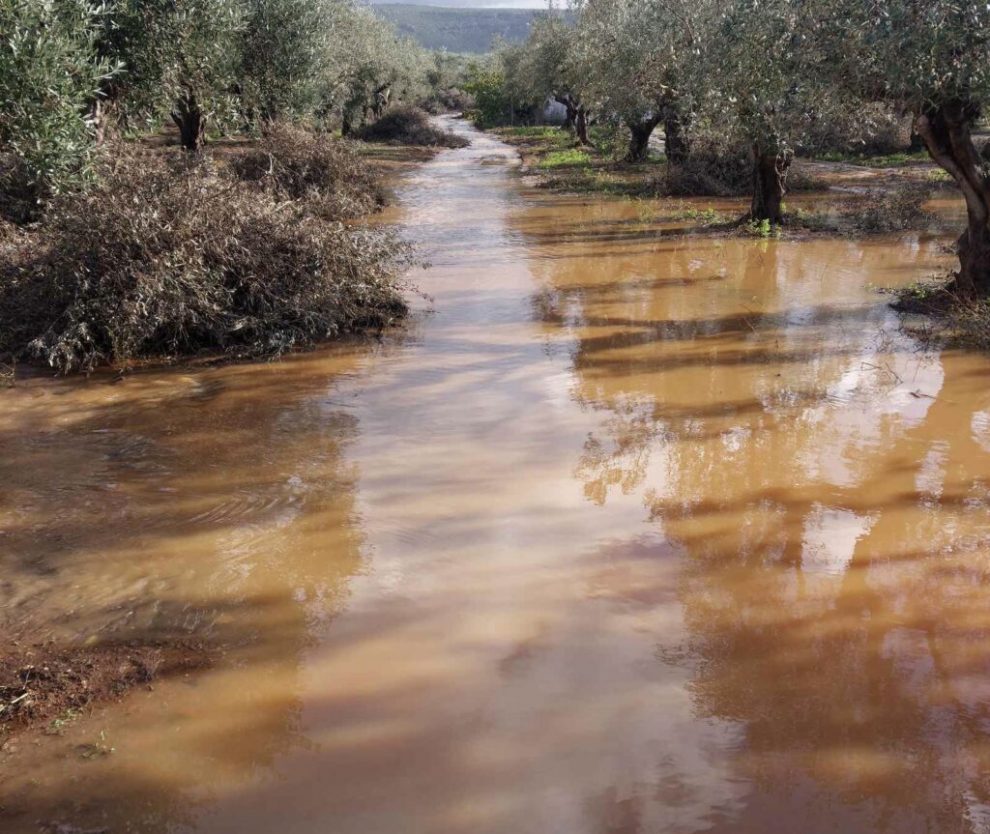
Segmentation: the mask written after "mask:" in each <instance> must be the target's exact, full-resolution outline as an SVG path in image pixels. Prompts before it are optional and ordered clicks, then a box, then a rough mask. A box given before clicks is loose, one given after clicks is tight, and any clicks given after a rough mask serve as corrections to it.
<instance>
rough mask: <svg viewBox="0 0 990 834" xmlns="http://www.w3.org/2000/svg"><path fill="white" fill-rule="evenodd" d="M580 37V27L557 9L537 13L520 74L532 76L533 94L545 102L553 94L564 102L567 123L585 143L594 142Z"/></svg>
mask: <svg viewBox="0 0 990 834" xmlns="http://www.w3.org/2000/svg"><path fill="white" fill-rule="evenodd" d="M579 37H580V35H579V32H578V30H577V27H576V26H575V25H574V24H573V23H571V22H570V21H568V20H566V19H565V18H564V17H563V16H562V15H560V14H558V13H556V12H555V11H554V10H553V9H551V10H550V11H549V12H548V13H547V14H545V15H542V16H540V17H537V18H536V19H535V20H534V21H533V23H532V26H531V27H530V31H529V37H528V38H527V39H526V43H525V45H524V47H523V56H522V60H521V61H520V64H519V75H520V78H525V79H527V80H528V90H527V91H526V92H527V95H528V97H529V98H531V99H533V100H536V101H540V102H541V103H542V101H544V100H545V99H546V98H548V97H549V98H552V99H553V100H554V101H556V102H558V103H560V104H562V105H563V106H564V108H565V109H566V111H567V121H566V127H568V128H570V129H573V130H574V132H575V134H576V135H577V138H578V141H579V142H581V144H583V145H590V144H591V140H590V139H589V138H588V104H587V98H586V86H587V74H586V71H585V66H584V63H583V61H582V57H581V54H580V50H579V49H578V41H579Z"/></svg>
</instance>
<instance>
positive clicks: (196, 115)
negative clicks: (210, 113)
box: [172, 92, 206, 151]
mask: <svg viewBox="0 0 990 834" xmlns="http://www.w3.org/2000/svg"><path fill="white" fill-rule="evenodd" d="M172 121H173V122H175V125H176V127H178V128H179V137H180V138H181V140H182V147H183V148H185V149H186V150H187V151H198V150H199V149H200V148H201V147H203V140H204V139H205V137H206V115H205V114H204V113H203V111H202V110H201V109H200V107H199V102H197V101H196V96H195V94H194V93H191V92H185V93H183V94H182V95H181V96H179V98H178V99H177V100H176V102H175V106H174V107H173V108H172Z"/></svg>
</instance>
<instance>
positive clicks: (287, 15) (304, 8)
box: [237, 0, 331, 121]
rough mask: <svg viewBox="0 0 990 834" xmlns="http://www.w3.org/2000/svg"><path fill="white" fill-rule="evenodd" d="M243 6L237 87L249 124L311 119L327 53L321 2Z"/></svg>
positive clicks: (279, 0) (283, 0)
mask: <svg viewBox="0 0 990 834" xmlns="http://www.w3.org/2000/svg"><path fill="white" fill-rule="evenodd" d="M244 2H245V17H244V25H243V28H242V30H241V32H240V37H239V46H240V62H239V66H238V67H237V85H238V89H239V92H240V95H241V99H242V102H243V107H244V110H245V113H246V115H248V118H249V121H251V120H253V117H254V116H255V115H257V116H259V117H260V118H261V119H263V120H265V121H273V120H275V119H277V118H282V117H301V116H307V115H309V114H311V113H312V112H314V111H315V109H316V108H317V105H318V100H319V76H320V69H321V65H322V63H323V60H324V58H325V56H326V54H327V51H328V49H329V44H328V43H327V38H328V37H329V35H330V32H331V21H330V8H329V7H328V5H327V4H326V3H325V2H324V1H323V0H244Z"/></svg>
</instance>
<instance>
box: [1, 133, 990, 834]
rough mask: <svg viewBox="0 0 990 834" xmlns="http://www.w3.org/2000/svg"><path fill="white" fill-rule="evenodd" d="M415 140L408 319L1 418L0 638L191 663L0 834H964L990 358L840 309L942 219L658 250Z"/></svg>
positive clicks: (31, 789)
mask: <svg viewBox="0 0 990 834" xmlns="http://www.w3.org/2000/svg"><path fill="white" fill-rule="evenodd" d="M446 127H448V128H451V129H453V130H455V131H456V132H458V133H460V134H462V135H464V136H466V137H468V138H469V139H470V141H471V144H470V146H469V147H467V148H463V149H457V150H447V151H443V152H442V153H440V154H439V155H438V156H436V158H434V159H433V160H432V161H430V162H427V163H425V164H424V165H423V166H421V167H420V168H418V169H417V170H415V171H413V172H411V173H408V174H406V175H404V176H403V178H402V179H401V180H400V181H399V183H398V184H397V202H396V205H395V206H394V207H393V208H391V209H388V210H387V214H386V215H385V217H386V220H387V221H388V222H389V223H393V224H395V225H396V226H397V227H398V228H399V229H400V230H401V232H402V233H403V235H404V236H405V237H407V238H410V239H412V240H413V241H414V242H415V243H417V244H418V248H419V251H420V252H421V254H422V255H423V257H425V258H426V259H427V260H428V261H429V263H430V265H429V267H428V268H427V269H426V270H425V271H420V272H416V273H415V275H414V276H413V278H414V280H415V282H416V283H417V285H418V286H419V287H420V289H421V290H422V291H423V293H424V297H422V298H420V299H419V300H418V301H417V302H416V303H415V305H414V308H415V309H414V313H413V316H412V319H411V322H410V323H409V325H408V326H407V327H405V328H403V329H401V330H396V331H394V332H386V333H385V334H384V336H383V337H382V338H381V340H380V341H378V342H376V343H373V344H371V345H369V343H368V342H366V341H356V342H352V343H344V344H341V345H338V346H333V347H327V348H321V349H319V350H317V351H315V352H308V353H301V354H298V355H294V356H291V357H288V358H284V359H281V360H279V361H276V362H258V363H241V364H230V365H223V366H213V367H208V366H204V367H196V366H195V365H193V366H188V367H182V368H176V369H165V370H146V371H138V372H135V373H132V374H130V375H128V376H126V377H124V378H123V379H122V380H118V379H116V378H115V377H114V375H113V374H112V373H111V372H109V371H106V372H97V373H96V374H94V375H92V376H91V377H89V378H86V379H82V378H73V379H59V380H54V381H53V380H51V379H47V378H43V377H40V376H39V377H34V378H30V379H27V380H23V381H19V382H18V384H17V385H16V386H15V387H14V388H12V389H9V390H7V391H5V392H4V393H3V394H2V396H0V443H2V447H3V454H2V455H0V566H2V579H0V612H2V617H3V619H4V620H5V621H6V622H7V623H8V624H14V623H17V624H18V625H20V626H23V625H24V624H27V625H28V626H29V627H30V629H31V630H32V631H33V632H34V633H36V634H40V635H43V636H45V637H50V638H53V639H59V640H85V641H90V642H93V643H99V642H103V641H108V642H113V641H117V642H124V641H127V640H132V639H140V640H145V641H147V640H172V641H177V640H178V641H181V640H185V639H188V640H197V641H203V642H206V643H208V644H212V645H215V646H217V647H218V651H219V656H218V659H217V660H216V662H214V663H213V664H211V665H209V666H208V667H206V668H203V669H201V670H193V671H189V672H186V673H184V674H181V675H175V676H171V677H164V678H162V679H160V680H156V681H155V682H154V683H153V685H151V686H150V687H147V688H144V687H141V688H136V689H134V690H132V691H130V692H129V693H128V694H126V695H125V696H124V697H122V698H121V699H120V700H119V702H111V703H108V704H105V705H102V706H99V707H97V708H95V709H93V710H91V711H89V712H87V713H86V714H83V715H80V716H77V717H74V718H73V720H71V721H66V722H65V726H64V727H63V726H60V727H59V728H58V731H57V732H50V733H36V734H33V735H24V736H20V737H15V738H13V739H12V740H11V742H8V744H7V745H6V746H5V748H4V749H3V751H2V752H0V806H2V807H0V822H2V825H0V828H2V829H3V831H5V832H11V834H21V832H34V831H37V830H39V826H42V830H46V829H45V828H44V826H48V827H49V828H50V830H61V829H59V828H57V826H59V825H62V826H73V827H72V828H66V829H65V830H73V831H74V830H99V831H103V830H106V831H112V832H119V831H131V832H148V834H150V832H172V833H174V834H179V832H200V833H201V834H221V832H230V834H234V832H237V834H249V832H258V834H263V833H266V832H273V831H284V832H316V831H321V832H325V831H333V832H335V834H348V833H349V832H354V834H372V832H383V833H384V832H399V831H401V832H409V834H413V833H414V832H423V833H424V834H426V832H429V834H468V832H470V834H482V833H483V832H491V834H495V832H499V833H500V834H501V833H503V832H509V831H512V832H519V834H523V833H524V832H527V833H528V832H532V834H537V833H539V834H546V832H560V834H605V832H610V833H611V834H634V832H643V834H646V832H650V834H659V833H660V832H671V834H686V833H687V832H702V831H704V832H733V834H738V833H739V832H768V831H783V830H787V831H801V832H804V834H812V832H834V831H842V832H846V833H847V834H852V832H931V831H939V832H956V831H958V832H973V834H975V832H985V831H987V830H990V744H988V738H990V736H988V733H990V707H988V705H990V688H988V687H990V684H988V680H990V679H988V677H987V670H988V668H990V640H988V637H990V605H988V603H990V591H988V584H987V574H988V571H990V505H988V491H990V389H988V386H987V380H988V378H990V359H988V358H987V357H986V356H985V355H981V354H978V353H971V352H966V351H963V350H959V349H956V350H949V349H941V348H940V347H939V346H938V345H937V344H933V343H931V342H922V341H920V340H919V338H918V337H917V336H916V335H912V333H911V332H910V331H908V330H906V329H904V328H903V327H902V321H901V319H900V318H899V316H898V315H897V314H896V313H894V312H893V311H892V310H891V309H890V307H889V305H888V301H889V299H888V298H887V297H885V296H884V295H882V294H880V293H878V292H877V288H896V287H902V286H905V285H907V284H910V283H912V282H915V281H918V280H919V279H923V278H926V277H928V276H930V275H933V274H935V273H938V272H944V271H945V270H946V269H947V268H948V267H949V266H951V264H952V261H953V257H952V255H951V254H948V253H947V252H946V243H947V242H949V241H950V239H951V235H950V234H948V233H947V232H946V231H944V230H943V229H942V228H941V227H940V226H938V225H936V227H934V228H933V229H932V230H931V231H929V232H926V233H917V232H912V233H910V234H903V235H889V236H877V237H870V238H866V239H857V238H853V237H839V238H835V237H828V238H826V237H812V238H806V239H800V238H795V239H768V240H763V239H755V238H750V237H744V236H735V237H733V236H724V235H721V236H720V235H705V234H695V235H683V234H677V233H675V232H677V231H678V230H677V228H676V224H673V223H669V224H664V223H662V222H657V221H653V220H644V219H643V218H642V217H641V216H640V214H638V213H637V208H636V206H635V205H633V204H632V203H631V202H630V201H621V200H604V199H601V198H598V197H595V196H586V197H578V196H564V195H559V194H551V193H547V192H546V191H541V190H536V189H534V188H531V187H529V186H528V185H527V184H526V182H525V181H524V180H522V179H520V177H519V176H518V173H517V171H516V170H515V169H516V166H517V164H518V163H517V159H516V155H515V153H514V151H513V150H512V149H510V148H509V147H507V146H506V145H504V144H502V143H501V142H500V141H499V140H497V139H494V138H492V137H490V136H487V135H484V134H481V133H479V132H478V131H476V130H474V129H473V128H470V127H468V126H466V124H465V123H463V122H459V121H454V120H452V119H451V120H447V123H446ZM943 202H944V205H942V206H940V207H939V213H940V217H943V218H948V220H949V222H948V223H947V224H946V227H947V228H950V229H951V228H954V226H958V224H959V222H960V220H959V218H960V217H961V213H962V209H961V204H960V205H957V201H955V200H951V199H950V200H945V201H943ZM706 204H707V203H704V202H701V201H699V203H698V205H699V206H703V205H706Z"/></svg>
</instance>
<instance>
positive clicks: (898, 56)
mask: <svg viewBox="0 0 990 834" xmlns="http://www.w3.org/2000/svg"><path fill="white" fill-rule="evenodd" d="M809 2H810V0H809ZM814 3H815V11H816V16H817V18H818V19H819V20H821V21H822V26H821V28H820V29H819V41H820V43H821V44H822V49H823V51H824V52H825V53H826V54H827V57H828V61H827V62H826V64H825V65H826V66H828V67H831V68H832V69H833V72H832V74H831V77H830V81H831V83H833V84H834V85H836V86H838V87H840V88H842V89H844V90H847V91H849V92H851V93H853V94H855V95H858V96H862V97H865V98H870V99H874V100H880V101H884V102H887V103H891V104H893V105H895V106H898V107H902V108H904V109H905V110H908V111H910V112H911V113H912V114H913V116H914V129H915V131H916V132H917V134H918V135H919V136H920V137H921V139H922V141H923V142H924V144H925V147H926V148H927V149H928V153H929V154H930V155H931V157H932V159H933V160H934V161H935V162H936V163H937V164H938V165H939V166H941V167H942V168H943V169H944V170H945V171H946V172H948V173H949V175H951V177H952V178H953V180H954V181H955V183H956V184H957V185H958V186H959V189H960V190H961V191H962V194H963V197H964V198H965V201H966V212H967V225H966V230H965V231H964V232H963V233H962V235H961V236H960V238H959V242H958V253H959V261H960V269H959V272H958V274H957V277H956V281H955V287H956V289H957V290H959V291H960V292H963V293H967V294H975V293H978V294H980V295H987V294H988V293H990V165H988V163H987V160H986V159H985V158H984V157H983V156H982V155H981V153H980V152H979V151H978V150H977V147H976V145H975V143H974V141H973V127H974V125H975V124H976V123H977V122H978V121H979V120H980V118H981V116H982V114H983V112H984V108H985V106H986V104H987V102H988V101H990V5H988V4H987V3H986V2H985V0H871V2H869V3H863V2H861V0H860V1H858V2H857V0H814Z"/></svg>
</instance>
